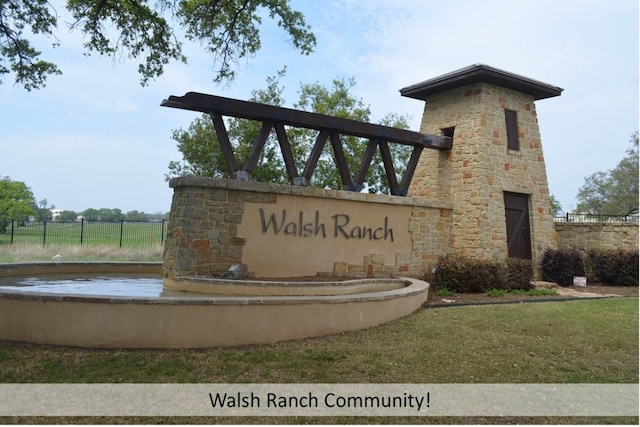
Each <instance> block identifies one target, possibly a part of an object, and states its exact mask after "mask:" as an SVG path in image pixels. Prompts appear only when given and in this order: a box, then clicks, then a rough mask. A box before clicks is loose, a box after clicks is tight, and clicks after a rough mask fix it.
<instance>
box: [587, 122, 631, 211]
mask: <svg viewBox="0 0 640 427" xmlns="http://www.w3.org/2000/svg"><path fill="white" fill-rule="evenodd" d="M629 142H630V143H631V147H630V148H629V149H627V154H626V156H625V157H624V158H623V159H622V160H621V161H620V162H619V163H618V165H617V166H616V167H615V168H613V169H611V170H608V171H606V172H602V171H599V172H595V173H593V174H591V175H589V176H588V177H586V178H585V182H584V184H583V185H582V187H580V189H579V190H578V196H577V200H578V206H577V208H576V209H577V211H578V212H585V213H593V214H600V215H632V214H637V213H638V132H637V131H636V132H635V133H634V134H633V135H631V138H630V140H629Z"/></svg>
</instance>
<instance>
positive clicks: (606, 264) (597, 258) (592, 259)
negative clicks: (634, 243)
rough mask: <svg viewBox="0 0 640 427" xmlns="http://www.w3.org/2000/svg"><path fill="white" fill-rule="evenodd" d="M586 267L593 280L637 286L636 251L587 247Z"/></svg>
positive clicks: (617, 284) (616, 284)
mask: <svg viewBox="0 0 640 427" xmlns="http://www.w3.org/2000/svg"><path fill="white" fill-rule="evenodd" d="M587 269H588V271H589V275H590V276H591V277H592V278H593V280H594V281H597V282H601V283H602V284H606V285H614V286H638V251H637V250H623V249H589V251H588V252H587Z"/></svg>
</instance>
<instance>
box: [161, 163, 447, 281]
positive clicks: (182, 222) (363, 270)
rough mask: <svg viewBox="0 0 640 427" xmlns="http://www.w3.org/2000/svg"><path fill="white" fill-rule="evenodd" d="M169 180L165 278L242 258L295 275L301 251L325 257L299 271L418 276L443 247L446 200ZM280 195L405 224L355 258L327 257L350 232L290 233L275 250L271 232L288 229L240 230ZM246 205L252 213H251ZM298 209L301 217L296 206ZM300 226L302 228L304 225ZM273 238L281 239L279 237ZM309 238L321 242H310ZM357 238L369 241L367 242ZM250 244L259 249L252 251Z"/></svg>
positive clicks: (218, 270) (212, 269)
mask: <svg viewBox="0 0 640 427" xmlns="http://www.w3.org/2000/svg"><path fill="white" fill-rule="evenodd" d="M170 186H171V187H173V189H174V195H173V201H172V206H171V216H170V220H169V223H168V234H167V240H166V242H165V250H164V260H163V277H164V278H166V279H170V280H173V279H175V278H177V277H181V276H187V277H193V276H208V277H212V276H213V277H216V276H219V275H220V274H222V273H224V272H226V271H227V270H228V269H229V267H231V266H232V265H234V264H242V265H243V267H244V268H245V269H248V271H250V272H251V266H252V265H256V264H261V265H264V264H266V265H269V266H271V267H272V270H273V271H272V272H270V273H268V274H267V275H264V276H263V277H294V276H291V275H289V274H288V272H289V271H291V270H289V269H290V268H294V267H296V268H297V267H300V266H292V265H291V264H292V263H293V262H294V260H295V259H297V258H296V257H300V256H301V255H304V256H306V258H305V259H306V260H307V262H306V263H305V262H303V263H301V264H308V265H314V262H315V263H316V264H318V262H319V260H318V259H316V258H321V257H327V259H328V262H327V263H325V264H324V265H323V266H324V267H323V268H322V269H315V270H312V271H311V270H308V271H306V270H305V272H304V273H303V274H304V275H315V274H322V275H337V276H343V277H381V276H382V277H387V276H410V277H416V278H423V277H424V276H425V274H427V277H428V276H429V273H430V271H431V270H432V268H433V267H435V265H436V263H437V260H438V258H439V257H440V256H442V255H445V254H446V253H447V246H448V244H449V230H450V225H451V204H450V203H432V202H427V201H425V200H422V199H415V198H411V197H398V196H384V195H375V194H361V193H354V192H347V191H338V190H324V189H318V188H310V187H297V186H289V185H273V184H266V183H259V182H242V181H236V180H226V179H217V178H205V177H193V176H189V177H181V178H175V179H172V180H171V181H170ZM279 198H284V199H286V198H289V199H288V200H289V202H291V201H292V200H293V202H294V203H296V204H300V205H302V204H308V203H311V206H317V207H313V208H312V209H323V208H325V207H326V206H335V205H336V204H337V206H340V207H343V206H348V207H349V209H353V210H354V211H353V212H355V213H354V214H353V215H354V217H355V216H357V213H358V212H364V213H366V212H367V211H371V210H375V209H378V210H380V209H382V211H383V212H385V215H389V218H390V219H389V222H391V221H392V220H396V221H401V222H403V223H404V224H405V227H407V228H408V229H405V230H397V231H396V234H397V235H396V243H393V244H391V251H386V252H384V251H380V250H378V249H376V248H377V247H379V245H377V244H375V242H373V243H371V244H369V246H370V249H369V250H366V251H362V252H361V253H358V254H355V255H356V258H355V259H356V261H353V258H352V260H351V261H347V260H344V259H332V258H331V256H332V253H333V252H334V251H338V250H344V248H343V247H342V246H344V247H347V248H349V247H350V246H349V245H350V243H349V242H348V239H338V238H334V237H333V236H327V238H326V239H324V240H323V239H315V240H316V241H319V242H318V243H314V242H313V240H314V239H303V238H297V239H295V238H293V237H292V236H287V237H286V238H287V239H289V240H287V241H286V242H291V249H290V250H289V247H288V246H286V247H284V249H273V247H275V246H276V242H275V240H274V239H275V238H280V239H284V238H285V237H284V236H283V234H284V233H285V232H286V230H285V231H284V232H281V233H280V234H279V235H278V236H272V235H269V236H265V235H264V234H265V233H264V231H263V232H257V233H254V234H253V235H247V234H246V233H247V231H246V230H252V229H255V227H257V226H256V225H255V224H250V223H247V221H254V219H255V217H256V215H255V212H256V208H259V207H264V209H265V211H266V210H268V209H270V208H269V207H270V206H273V205H274V204H276V203H279V202H280V201H279ZM363 202H366V203H363ZM332 204H333V205H332ZM305 209H307V208H305ZM358 210H360V211H358ZM307 211H308V209H307ZM307 211H305V212H307ZM247 212H252V215H251V216H250V218H249V217H248V214H247ZM276 212H277V210H276ZM300 212H301V213H300V217H302V215H303V214H302V210H300ZM311 212H313V210H311ZM387 212H388V213H387ZM396 212H397V214H396ZM364 213H363V215H364ZM295 215H297V214H296V212H292V213H291V217H292V219H295V218H297V217H296V216H295ZM305 215H307V214H306V213H305ZM394 215H397V218H394V217H393V216H394ZM309 216H311V215H309ZM296 221H297V219H296ZM300 223H301V224H302V219H300ZM291 224H292V225H291V227H292V228H291V230H289V231H292V230H294V227H295V225H294V222H293V221H292V223H291ZM252 227H253V228H252ZM263 228H264V226H263ZM327 228H328V227H327ZM298 230H299V231H300V232H301V231H302V227H299V228H298ZM243 233H245V234H243ZM401 233H405V234H407V233H408V236H409V237H408V239H407V244H406V245H405V246H402V245H401V244H399V243H398V242H401V241H402V239H401V238H400V237H401V236H400V234H401ZM289 234H293V233H289ZM327 234H328V233H327ZM339 237H340V236H339ZM301 242H303V243H301ZM279 244H280V245H282V240H281V241H280V243H279ZM301 244H305V245H308V246H306V247H303V248H302V249H300V248H296V247H295V246H294V245H301ZM314 244H319V245H320V246H312V245H314ZM336 244H337V245H339V246H335V245H336ZM286 245H288V243H286ZM332 245H334V246H333V247H334V249H333V250H332ZM363 245H365V246H364V247H367V246H366V245H367V243H366V242H364V243H363ZM272 246H273V247H272ZM280 247H281V248H282V246H280ZM356 247H358V248H361V247H363V246H356ZM256 248H261V249H259V250H258V252H257V253H256ZM347 250H348V251H349V250H350V249H347ZM287 251H289V252H288V253H285V252H287ZM247 254H250V255H247ZM349 255H353V254H349ZM312 257H313V258H312ZM258 258H259V259H258ZM258 261H259V262H258ZM320 261H321V260H320ZM302 267H305V266H304V265H303V266H302ZM295 275H300V270H299V269H298V270H295Z"/></svg>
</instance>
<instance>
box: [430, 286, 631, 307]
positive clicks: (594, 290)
mask: <svg viewBox="0 0 640 427" xmlns="http://www.w3.org/2000/svg"><path fill="white" fill-rule="evenodd" d="M552 288H556V289H560V290H562V289H570V290H572V291H575V292H576V293H585V294H589V295H588V297H591V298H594V296H593V295H591V294H598V295H599V296H601V297H607V296H611V295H616V296H620V297H635V298H637V297H638V286H605V285H600V284H594V285H591V284H589V285H587V286H585V287H579V286H568V287H566V288H562V287H558V286H553V287H552ZM585 297H587V295H585ZM575 298H576V296H573V295H542V296H534V297H532V296H527V295H516V294H510V293H507V294H504V295H502V296H499V297H490V296H488V295H486V294H483V293H478V294H462V293H455V294H453V295H452V296H446V297H440V296H438V295H437V293H436V290H435V289H430V290H429V298H428V299H427V302H426V303H425V304H424V305H425V306H427V307H440V306H450V305H466V304H492V303H508V302H533V301H544V300H553V301H555V300H571V299H575Z"/></svg>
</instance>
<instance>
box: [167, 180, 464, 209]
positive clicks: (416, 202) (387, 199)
mask: <svg viewBox="0 0 640 427" xmlns="http://www.w3.org/2000/svg"><path fill="white" fill-rule="evenodd" d="M169 187H171V188H179V187H203V188H219V189H226V190H237V191H249V192H256V193H275V194H287V195H294V196H305V197H317V198H323V199H338V200H351V201H361V202H370V203H386V204H392V205H408V206H416V207H425V208H440V209H453V203H452V202H445V201H437V202H435V201H433V200H426V199H423V198H418V197H404V196H389V195H386V194H370V193H358V192H355V191H344V190H333V189H324V188H316V187H304V186H298V185H287V184H270V183H266V182H257V181H238V180H235V179H224V178H213V177H205V176H191V175H189V176H181V177H178V178H172V179H171V180H170V181H169Z"/></svg>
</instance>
